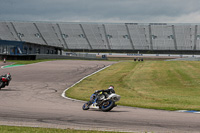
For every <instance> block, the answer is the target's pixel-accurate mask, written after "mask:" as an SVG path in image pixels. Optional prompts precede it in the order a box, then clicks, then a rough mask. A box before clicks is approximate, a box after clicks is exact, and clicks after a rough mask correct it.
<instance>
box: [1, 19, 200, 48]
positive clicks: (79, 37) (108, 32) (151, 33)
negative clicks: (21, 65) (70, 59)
mask: <svg viewBox="0 0 200 133" xmlns="http://www.w3.org/2000/svg"><path fill="white" fill-rule="evenodd" d="M0 40H9V41H23V42H28V43H33V44H38V45H45V46H51V47H58V48H63V49H67V50H77V51H78V50H79V51H81V50H88V51H121V52H122V51H191V52H195V51H200V24H189V23H185V24H172V23H148V24H143V23H84V22H83V23H81V22H80V23H77V22H68V23H64V22H13V21H4V22H0Z"/></svg>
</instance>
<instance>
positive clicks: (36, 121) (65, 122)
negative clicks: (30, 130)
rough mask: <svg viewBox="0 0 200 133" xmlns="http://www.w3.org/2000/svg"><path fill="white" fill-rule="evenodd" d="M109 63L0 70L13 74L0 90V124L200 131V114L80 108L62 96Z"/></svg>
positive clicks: (50, 64)
mask: <svg viewBox="0 0 200 133" xmlns="http://www.w3.org/2000/svg"><path fill="white" fill-rule="evenodd" d="M113 63H114V62H108V61H83V60H82V61H78V60H62V61H61V60H59V61H49V62H42V63H36V64H31V65H26V66H20V67H11V68H6V69H0V74H5V73H8V72H10V73H11V75H12V81H11V83H10V85H9V86H7V87H6V88H3V89H2V90H0V125H12V126H31V127H47V128H62V129H66V128H73V129H84V130H112V131H130V132H154V133H157V132H159V133H162V132H163V133H164V132H167V133H169V132H175V133H177V132H180V133H184V132H188V133H192V132H194V133H195V132H200V114H194V113H179V112H172V111H162V110H152V109H141V108H132V107H123V106H117V107H116V108H114V109H113V110H112V111H110V112H102V111H98V110H94V109H90V110H88V111H83V110H82V105H83V102H79V101H71V100H67V99H64V98H63V97H61V94H62V92H63V91H64V90H65V89H66V88H68V87H70V86H71V85H72V84H74V83H75V82H77V81H79V80H80V79H82V78H83V77H84V76H86V75H88V74H91V73H93V72H95V71H97V70H99V69H101V68H103V67H104V66H108V65H110V64H113ZM0 65H4V64H3V63H0ZM121 100H123V97H122V98H121ZM133 102H134V101H133Z"/></svg>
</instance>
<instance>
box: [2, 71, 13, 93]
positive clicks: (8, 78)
mask: <svg viewBox="0 0 200 133" xmlns="http://www.w3.org/2000/svg"><path fill="white" fill-rule="evenodd" d="M11 79H12V78H11V74H10V73H8V74H5V75H1V76H0V90H1V88H4V87H5V86H8V85H9V83H10V81H11Z"/></svg>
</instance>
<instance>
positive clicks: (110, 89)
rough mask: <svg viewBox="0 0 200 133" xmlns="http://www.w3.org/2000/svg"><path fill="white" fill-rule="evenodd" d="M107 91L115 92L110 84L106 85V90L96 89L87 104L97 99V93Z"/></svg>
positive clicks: (109, 92)
mask: <svg viewBox="0 0 200 133" xmlns="http://www.w3.org/2000/svg"><path fill="white" fill-rule="evenodd" d="M101 92H102V93H103V94H104V93H105V92H106V93H107V94H112V93H115V90H114V86H112V85H110V86H109V87H108V89H106V90H96V91H95V92H94V94H93V96H92V97H91V99H90V101H89V106H90V105H91V104H92V103H93V102H94V100H95V99H96V100H98V94H99V93H101Z"/></svg>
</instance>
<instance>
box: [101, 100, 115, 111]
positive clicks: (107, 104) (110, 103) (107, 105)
mask: <svg viewBox="0 0 200 133" xmlns="http://www.w3.org/2000/svg"><path fill="white" fill-rule="evenodd" d="M114 106H115V102H114V101H113V100H108V101H105V102H103V103H102V105H101V108H100V109H101V110H102V111H104V112H107V111H110V110H111V109H113V107H114Z"/></svg>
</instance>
